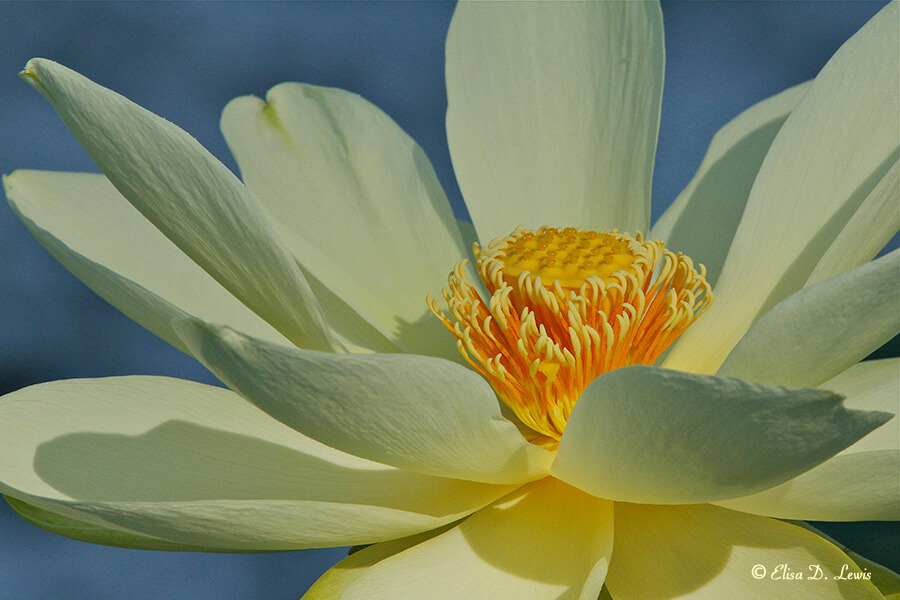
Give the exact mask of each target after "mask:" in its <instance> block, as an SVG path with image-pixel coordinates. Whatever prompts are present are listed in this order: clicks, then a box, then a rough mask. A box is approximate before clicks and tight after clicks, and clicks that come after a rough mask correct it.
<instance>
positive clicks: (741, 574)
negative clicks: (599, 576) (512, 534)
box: [606, 503, 881, 600]
mask: <svg viewBox="0 0 900 600" xmlns="http://www.w3.org/2000/svg"><path fill="white" fill-rule="evenodd" d="M615 519H616V545H615V549H614V552H613V557H612V562H611V564H610V566H609V575H608V576H607V580H606V585H607V587H608V588H609V591H610V594H611V595H612V597H613V598H614V600H670V599H671V600H674V599H676V598H678V599H679V600H721V599H723V598H727V599H728V600H758V599H759V598H766V599H771V600H833V599H834V598H846V599H848V600H849V599H852V600H881V594H879V593H878V590H877V588H876V587H875V586H874V585H872V582H870V581H865V580H842V579H837V577H838V576H839V575H841V573H842V572H843V573H845V576H846V573H848V572H849V573H859V572H860V569H859V568H858V567H857V566H856V564H855V563H854V562H853V561H852V560H851V559H850V558H849V557H848V556H847V555H846V554H844V553H843V552H841V551H840V549H838V548H837V547H836V546H834V545H833V544H832V543H831V542H829V541H827V540H825V539H823V538H821V537H819V536H817V535H816V534H814V533H812V532H811V531H808V530H806V529H804V528H802V527H798V526H797V525H792V524H790V523H783V522H781V521H776V520H774V519H767V518H765V517H758V516H755V515H747V514H743V513H739V512H733V511H730V510H726V509H723V508H719V507H716V506H710V505H695V506H642V505H635V504H620V503H617V504H616V508H615ZM816 565H817V566H818V567H819V568H820V569H821V574H819V575H817V571H816V570H815V568H814V566H816ZM845 565H846V566H845ZM785 573H788V574H790V573H793V574H795V576H796V575H797V574H802V576H803V579H802V580H801V579H788V578H787V575H785ZM754 574H756V575H757V576H759V578H757V577H754ZM812 577H818V579H811V578H812Z"/></svg>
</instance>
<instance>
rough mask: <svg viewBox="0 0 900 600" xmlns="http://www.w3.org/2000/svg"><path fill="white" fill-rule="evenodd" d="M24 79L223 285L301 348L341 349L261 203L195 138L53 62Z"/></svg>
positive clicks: (41, 63) (124, 189)
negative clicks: (263, 210) (258, 203)
mask: <svg viewBox="0 0 900 600" xmlns="http://www.w3.org/2000/svg"><path fill="white" fill-rule="evenodd" d="M23 77H24V78H25V80H26V81H28V82H29V83H30V84H31V85H33V86H34V87H35V88H36V89H37V90H38V91H40V92H41V93H42V94H43V95H44V96H45V97H46V98H47V99H48V100H49V101H50V103H51V104H52V105H53V108H55V109H56V111H57V112H58V113H59V115H60V117H62V120H63V122H64V123H65V124H66V126H67V127H68V128H69V129H70V130H71V131H72V133H73V134H74V135H75V138H76V139H77V140H78V142H79V143H80V144H81V145H82V147H84V149H85V150H86V151H87V153H88V154H89V155H90V157H91V158H92V159H93V160H94V162H96V163H97V166H99V167H100V169H101V170H102V171H103V172H104V174H106V176H107V177H108V178H109V180H110V181H111V182H112V184H113V185H114V186H115V187H116V189H118V190H119V191H120V192H121V193H122V195H123V196H124V197H125V198H126V199H128V201H129V202H131V204H132V205H133V206H134V207H135V208H137V210H138V211H140V212H141V214H143V215H144V216H145V217H146V218H147V219H149V220H150V222H151V223H153V224H154V225H155V226H156V227H157V228H159V230H160V231H162V232H163V233H164V234H165V235H166V237H168V238H169V239H170V240H172V242H174V243H175V245H176V246H178V247H179V248H180V249H181V250H182V251H183V252H184V253H185V254H187V255H188V256H189V257H191V259H193V260H194V262H196V263H197V264H198V265H200V266H201V267H202V268H203V269H204V270H205V271H206V272H207V273H209V274H210V275H212V277H213V278H214V279H215V280H216V281H218V282H219V283H221V284H222V285H223V286H224V287H225V288H226V289H227V290H228V291H230V292H231V293H232V294H233V295H234V296H235V297H236V298H238V299H239V300H240V301H241V302H243V303H244V304H246V305H247V306H248V307H249V308H250V309H251V310H253V311H254V312H256V313H257V314H258V315H260V316H261V317H262V318H263V319H265V320H266V321H267V322H268V323H270V324H271V325H272V326H273V327H274V328H275V329H277V330H278V331H279V332H281V333H282V334H283V335H284V336H285V337H286V338H288V339H289V340H291V341H292V342H294V343H295V344H297V345H299V346H303V347H309V348H316V349H321V350H335V349H338V348H339V345H338V343H337V342H336V340H335V339H334V338H333V337H332V336H331V335H330V333H329V331H328V327H327V325H326V324H325V320H324V317H323V315H322V311H321V309H320V308H319V306H318V303H317V302H316V299H315V296H314V295H313V293H312V291H311V290H310V288H309V284H308V283H307V281H306V279H305V278H304V277H303V273H302V272H301V271H300V268H299V267H298V266H297V264H296V262H295V261H294V259H293V257H292V256H291V254H290V253H289V252H288V251H287V249H286V248H285V247H284V246H283V245H282V244H281V242H280V241H279V239H278V236H277V234H276V233H275V231H274V229H273V228H272V225H271V224H270V223H269V222H268V220H267V218H266V216H265V214H264V213H263V212H262V209H261V208H260V207H259V206H258V205H257V203H256V200H255V199H254V198H253V197H252V196H251V195H250V192H248V191H247V189H246V188H245V187H244V186H243V185H242V184H241V182H240V181H239V180H238V178H237V177H235V176H234V174H232V173H231V172H230V171H229V170H228V169H227V168H226V167H225V166H224V165H223V164H222V163H220V162H219V161H218V160H216V158H215V157H213V156H212V155H211V154H210V153H209V152H207V151H206V150H205V149H204V148H203V147H202V146H201V145H200V143H199V142H197V140H195V139H194V138H192V137H191V136H190V135H188V134H187V133H186V132H184V131H183V130H181V129H179V128H178V127H176V126H175V125H173V124H172V123H170V122H168V121H166V120H165V119H163V118H161V117H158V116H156V115H154V114H153V113H151V112H149V111H147V110H145V109H143V108H141V107H140V106H138V105H136V104H134V103H132V102H130V101H129V100H127V99H125V98H123V97H122V96H120V95H119V94H116V93H115V92H112V91H110V90H108V89H106V88H104V87H102V86H100V85H97V84H96V83H94V82H92V81H90V80H89V79H87V78H86V77H84V76H82V75H79V74H78V73H76V72H74V71H72V70H71V69H68V68H66V67H63V66H62V65H59V64H57V63H54V62H52V61H49V60H45V59H32V60H30V61H29V62H28V64H27V65H26V67H25V71H23Z"/></svg>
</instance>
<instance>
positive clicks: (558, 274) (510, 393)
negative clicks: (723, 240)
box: [428, 227, 713, 440]
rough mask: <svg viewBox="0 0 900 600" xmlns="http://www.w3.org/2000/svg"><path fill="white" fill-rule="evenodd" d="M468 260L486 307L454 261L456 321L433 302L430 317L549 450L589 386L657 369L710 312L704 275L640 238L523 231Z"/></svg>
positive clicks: (450, 303) (451, 294) (451, 284)
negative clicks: (639, 369) (621, 373)
mask: <svg viewBox="0 0 900 600" xmlns="http://www.w3.org/2000/svg"><path fill="white" fill-rule="evenodd" d="M474 251H475V258H476V270H477V272H478V274H479V276H480V277H481V279H482V280H483V281H484V284H485V286H486V287H487V290H488V292H489V293H490V298H489V299H488V300H487V302H485V301H484V300H483V299H482V298H481V296H480V295H479V294H478V291H477V290H476V288H475V287H474V286H472V285H471V284H470V283H469V281H468V280H467V279H466V274H465V265H466V261H461V262H460V263H458V264H457V265H456V267H455V268H454V269H453V272H452V273H451V274H450V277H449V280H448V284H447V288H445V289H444V291H443V298H444V301H445V302H446V303H447V307H448V310H449V312H450V315H451V317H452V319H451V318H450V317H448V316H447V315H445V314H444V312H443V311H442V310H441V309H440V308H439V307H438V302H437V299H435V298H434V297H431V296H429V298H428V306H429V308H430V309H431V311H432V312H434V314H436V315H437V316H438V317H439V318H440V319H441V320H442V321H443V323H444V325H446V326H447V329H449V330H450V331H451V332H452V333H453V335H454V336H456V338H457V340H458V344H457V346H458V348H459V350H460V352H461V353H462V355H463V356H464V357H465V358H466V360H467V361H468V362H469V364H471V365H472V367H473V368H474V369H475V370H477V371H478V372H479V373H481V374H482V375H483V376H484V377H485V378H487V379H488V381H489V382H490V383H491V385H492V386H493V387H494V390H495V391H496V392H497V394H498V395H499V396H500V398H501V399H502V400H503V401H504V402H505V403H506V404H507V405H508V406H509V407H510V408H511V409H512V410H513V411H514V412H515V413H516V415H517V416H518V417H519V419H520V420H521V421H522V423H524V424H525V425H527V426H528V427H529V428H531V429H533V430H534V431H536V432H538V433H540V434H543V435H544V436H547V437H548V438H551V439H552V440H559V439H560V437H561V436H562V433H563V430H564V429H565V424H566V421H567V420H568V418H569V415H570V414H571V412H572V408H573V407H574V406H575V402H576V401H577V400H578V397H579V396H580V395H581V392H582V391H584V389H585V388H586V387H587V386H588V385H590V383H591V382H592V381H593V380H594V379H595V378H597V377H598V376H600V375H602V374H603V373H605V372H607V371H611V370H612V369H618V368H620V367H624V366H627V365H635V364H645V365H649V364H653V362H654V361H656V359H657V358H659V356H660V355H661V354H662V353H663V352H664V351H665V350H666V348H668V347H669V346H670V345H671V344H672V342H674V341H675V340H676V339H678V337H679V336H681V335H682V334H683V333H684V332H685V331H686V330H687V329H688V327H690V326H691V324H693V323H694V322H695V321H696V320H697V318H698V317H700V315H702V314H703V313H704V312H705V311H706V310H707V308H709V305H710V303H711V302H712V300H713V295H712V291H711V289H710V286H709V284H708V283H707V282H706V279H705V274H706V269H705V268H704V267H703V265H700V267H699V269H700V270H699V272H698V271H697V269H695V268H694V265H693V262H692V261H691V259H690V258H688V257H687V256H684V255H682V254H681V253H672V252H670V251H668V250H665V249H664V247H663V243H662V242H660V241H651V242H645V241H644V240H643V237H642V236H641V234H640V233H637V234H635V236H634V237H631V236H629V235H628V234H624V233H619V232H618V231H615V230H613V231H608V232H596V231H585V230H583V229H574V228H566V229H562V230H560V229H556V228H552V227H542V228H540V229H538V230H537V231H528V230H524V229H522V228H521V227H520V228H518V229H516V231H514V232H513V234H512V235H511V236H509V237H507V238H500V239H496V240H494V241H493V242H491V243H490V244H489V245H488V246H487V248H484V249H482V248H480V247H479V246H478V245H477V244H476V245H475V246H474Z"/></svg>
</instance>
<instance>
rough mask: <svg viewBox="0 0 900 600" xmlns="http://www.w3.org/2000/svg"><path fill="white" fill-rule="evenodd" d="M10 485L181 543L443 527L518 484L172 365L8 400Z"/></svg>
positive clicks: (3, 428) (4, 484)
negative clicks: (443, 471) (394, 456)
mask: <svg viewBox="0 0 900 600" xmlns="http://www.w3.org/2000/svg"><path fill="white" fill-rule="evenodd" d="M0 446H2V450H0V492H2V493H3V494H5V495H8V496H12V497H13V498H16V499H19V500H22V501H24V502H26V503H28V504H31V505H33V506H36V507H37V508H40V509H43V510H48V511H50V512H52V513H56V514H60V515H62V516H64V517H68V518H71V519H75V520H78V521H83V522H86V523H90V524H93V525H99V526H101V527H104V528H108V529H117V530H118V529H124V530H125V531H129V532H133V533H137V534H143V535H147V536H152V537H156V538H160V539H162V540H166V541H169V542H173V543H176V544H182V545H189V546H201V547H205V548H218V549H229V550H285V549H294V548H308V547H316V546H343V545H348V544H357V543H369V542H375V541H382V540H386V539H393V538H396V537H400V536H404V535H410V534H413V533H416V532H419V531H424V530H428V529H432V528H434V527H439V526H441V525H443V524H445V523H449V522H453V521H455V520H457V519H459V518H460V517H462V516H465V515H466V514H468V513H470V512H472V511H473V510H476V509H477V508H479V507H481V506H484V505H485V504H488V503H490V502H492V501H494V500H495V499H496V498H498V497H500V496H501V495H503V494H506V493H508V492H509V491H510V490H511V489H513V488H511V487H509V486H491V485H485V484H477V483H471V482H463V481H455V480H450V479H442V478H436V477H428V476H423V475H417V474H413V473H406V472H403V471H398V470H397V469H393V468H391V467H387V466H385V465H381V464H377V463H372V462H369V461H367V460H363V459H360V458H356V457H353V456H350V455H347V454H344V453H342V452H339V451H337V450H333V449H331V448H328V447H326V446H323V445H321V444H319V443H317V442H314V441H313V440H310V439H308V438H305V437H303V436H302V435H300V434H298V433H297V432H295V431H294V430H292V429H290V428H289V427H287V426H285V425H282V424H281V423H279V422H277V421H275V420H274V419H272V418H271V417H269V416H268V415H266V414H265V413H263V412H262V411H260V410H259V409H257V408H256V407H254V406H252V405H251V404H249V403H247V402H245V401H244V400H243V399H241V398H240V397H239V396H237V394H234V393H233V392H230V391H228V390H224V389H221V388H216V387H211V386H206V385H202V384H199V383H193V382H188V381H181V380H177V379H168V378H163V377H114V378H107V379H94V380H90V379H88V380H69V381H58V382H52V383H46V384H40V385H35V386H31V387H28V388H24V389H22V390H19V391H17V392H13V393H11V394H8V395H6V396H4V397H3V399H2V401H0Z"/></svg>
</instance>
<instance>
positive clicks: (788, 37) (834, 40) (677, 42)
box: [0, 1, 900, 600]
mask: <svg viewBox="0 0 900 600" xmlns="http://www.w3.org/2000/svg"><path fill="white" fill-rule="evenodd" d="M883 4H884V2H881V1H879V2H810V3H806V2H784V3H782V2H669V3H664V7H663V11H664V16H665V19H666V48H667V65H666V89H665V94H664V99H663V118H662V126H661V129H660V142H659V151H658V156H657V163H656V172H655V177H654V207H653V208H654V210H653V214H654V217H656V216H658V215H659V214H660V213H661V211H662V210H663V209H664V208H665V207H666V206H668V204H669V203H670V202H671V201H672V199H673V198H674V197H675V195H677V193H678V192H679V191H680V190H681V188H682V187H684V185H685V184H686V183H687V181H688V180H689V179H690V177H691V175H692V174H693V172H694V170H695V169H696V167H697V165H698V164H699V162H700V159H701V157H702V154H703V152H704V151H705V149H706V146H707V144H708V142H709V139H710V138H711V137H712V135H713V133H715V131H716V130H717V129H718V128H719V127H720V126H721V125H723V124H724V123H725V122H727V121H728V120H729V119H730V118H732V117H733V116H734V115H736V114H737V113H738V112H740V111H741V110H743V109H744V108H746V107H748V106H749V105H751V104H753V103H754V102H756V101H758V100H761V99H763V98H765V97H767V96H770V95H772V94H774V93H777V92H779V91H781V90H782V89H784V88H786V87H788V86H791V85H794V84H796V83H799V82H801V81H804V80H807V79H810V78H812V77H814V76H815V74H816V72H817V71H818V70H819V69H820V68H821V66H822V65H823V64H824V63H825V61H826V60H827V59H828V58H829V57H830V56H831V55H832V54H833V53H834V51H835V50H836V49H837V48H838V46H839V45H840V44H841V43H842V42H843V41H844V40H846V39H847V38H848V37H849V36H850V35H852V34H853V33H854V32H855V31H856V30H857V29H858V28H859V27H860V26H861V25H862V24H864V23H865V22H866V21H867V20H868V19H869V18H870V17H871V16H872V15H873V14H875V12H877V10H878V9H879V8H880V7H881V6H882V5H883ZM452 10H453V6H452V4H447V3H346V2H345V3H329V2H320V3H304V4H289V3H252V4H243V3H213V2H208V3H179V4H169V3H53V2H42V3H9V2H7V3H0V23H2V24H3V25H4V28H3V29H4V34H3V36H0V172H2V173H9V172H10V171H12V170H14V169H17V168H41V169H56V170H74V171H79V170H80V171H95V170H96V169H95V167H94V166H93V164H92V163H91V161H90V160H89V159H88V158H87V156H86V155H85V154H84V153H83V151H81V149H80V148H79V147H78V145H77V144H76V143H75V141H74V140H73V139H72V137H71V135H70V134H69V133H68V132H67V131H66V130H65V128H64V127H63V125H62V124H61V123H60V121H59V119H58V118H57V117H56V116H55V115H54V114H53V112H52V110H51V109H50V107H49V105H47V104H46V102H44V101H43V100H42V99H41V98H40V97H39V96H38V95H37V94H36V93H34V92H33V91H32V90H31V89H30V88H29V87H28V86H27V85H26V84H24V83H23V82H21V81H20V80H18V78H16V77H15V73H16V72H17V71H18V70H19V69H21V68H22V66H23V65H24V64H25V62H26V60H27V59H29V58H31V57H33V56H44V57H48V58H52V59H55V60H57V61H60V62H62V63H64V64H66V65H68V66H70V67H72V68H74V69H76V70H78V71H80V72H82V73H85V74H86V75H88V76H89V77H91V78H93V79H95V80H96V81H98V82H100V83H102V84H104V85H107V86H108V87H111V88H113V89H115V90H116V91H118V92H120V93H122V94H124V95H126V96H128V97H130V98H132V99H133V100H135V101H137V102H139V103H140V104H142V105H144V106H146V107H147V108H149V109H151V110H153V111H154V112H157V113H159V114H161V115H163V116H165V117H167V118H168V119H170V120H172V121H174V122H175V123H177V124H179V125H181V126H182V127H184V128H185V129H187V130H188V131H189V132H191V133H192V134H193V135H194V136H195V137H197V138H198V139H199V140H200V141H201V142H202V143H203V144H204V145H205V146H206V147H207V148H209V149H210V150H211V151H212V152H213V154H215V155H216V156H218V157H219V158H220V159H222V160H223V161H224V162H225V164H226V165H228V166H229V167H231V168H235V165H234V162H233V161H232V159H231V158H230V156H229V155H228V152H227V150H226V148H225V145H224V142H223V140H222V138H221V135H220V134H219V131H218V117H219V111H220V110H221V108H222V107H223V106H224V104H225V103H226V102H227V101H228V100H229V99H231V98H232V97H234V96H238V95H241V94H248V93H254V94H257V95H261V94H263V93H264V92H265V90H266V89H267V88H268V87H270V86H271V85H274V84H276V83H278V82H281V81H286V80H296V81H305V82H310V83H315V84H319V85H328V86H335V87H341V88H345V89H349V90H352V91H354V92H357V93H360V94H362V95H363V96H365V97H366V98H368V99H369V100H371V101H373V102H374V103H375V104H377V105H378V106H380V107H382V108H383V109H384V110H385V111H386V112H387V113H388V114H390V115H391V116H392V117H393V118H394V119H395V120H396V121H397V122H398V123H399V124H400V125H401V126H402V127H403V128H404V129H405V130H406V131H407V132H409V133H410V134H411V135H412V136H413V137H414V138H415V139H416V140H417V141H418V142H419V143H420V144H421V145H422V147H423V148H424V149H425V151H426V153H427V154H428V155H429V157H431V160H432V161H433V163H434V165H435V168H436V170H437V173H438V176H439V178H440V179H441V182H442V183H443V184H444V186H445V188H446V189H447V192H448V195H449V196H450V198H451V201H452V202H453V203H454V208H455V210H457V212H458V214H460V215H463V214H464V208H463V205H462V202H461V199H460V195H459V191H458V189H457V187H456V184H455V182H454V180H453V174H452V170H451V166H450V159H449V154H448V151H447V148H446V142H445V134H444V125H443V116H444V110H445V107H446V95H445V92H444V85H443V43H444V35H445V33H446V29H447V25H448V23H449V20H450V16H451V14H452ZM0 265H2V268H0V393H5V392H7V391H11V390H13V389H17V388H19V387H22V386H25V385H28V384H31V383H36V382H39V381H48V380H52V379H59V378H66V377H95V376H106V375H122V374H134V373H141V374H165V375H172V376H176V377H185V378H189V379H195V380H200V381H206V382H211V381H212V378H211V376H210V375H209V374H208V373H207V372H206V371H205V370H204V369H203V368H202V367H200V366H198V365H197V364H196V363H195V362H194V361H193V360H191V359H189V358H187V357H185V356H184V355H182V354H180V353H179V352H177V351H176V350H174V349H172V348H171V347H169V346H167V345H166V344H164V343H163V342H161V341H159V340H157V339H156V338H155V337H153V336H152V335H150V334H149V333H147V332H146V331H144V330H143V329H141V328H140V327H138V326H137V325H135V324H133V323H132V322H130V321H129V320H128V319H126V318H124V317H123V316H122V315H121V314H119V313H118V312H117V311H116V310H115V309H113V308H111V307H109V306H108V305H107V304H105V303H104V302H103V301H101V300H99V299H98V298H97V297H96V296H94V295H93V293H92V292H90V291H89V290H88V289H87V288H85V287H84V286H83V285H81V284H80V283H79V282H78V281H77V280H75V279H74V278H73V277H72V276H71V275H69V274H68V273H67V272H66V271H65V270H63V269H62V268H61V267H60V266H59V265H57V264H56V263H55V261H54V260H53V259H52V258H50V256H49V255H48V254H47V253H46V252H45V251H44V250H43V249H41V248H40V246H39V245H38V244H37V243H36V242H34V241H33V240H32V239H31V238H30V236H28V234H27V233H26V232H25V230H24V228H23V227H22V226H21V225H20V224H19V223H18V221H17V220H16V219H15V217H14V216H13V215H12V213H11V211H9V210H8V209H7V208H6V207H5V206H2V207H0ZM893 354H894V355H896V352H895V351H893ZM828 531H829V532H830V533H831V534H832V535H834V536H836V537H838V538H839V539H841V540H842V541H845V542H847V543H848V544H850V545H851V546H852V547H853V548H854V549H857V550H859V551H860V552H863V553H865V554H867V555H869V556H871V557H872V558H877V559H879V560H881V561H883V562H886V563H891V564H892V565H893V568H894V569H897V568H898V566H900V564H898V563H900V559H898V555H897V548H898V547H900V535H898V528H897V527H896V525H893V524H891V525H886V524H848V525H834V526H830V527H829V528H828ZM0 532H2V534H0V600H14V599H15V600H20V599H21V600H25V599H28V600H32V599H33V600H44V599H55V598H65V599H71V600H82V599H85V600H86V599H91V600H98V599H110V600H121V599H130V598H167V599H173V600H177V599H191V600H202V599H206V598H210V599H211V598H215V599H217V600H230V599H242V598H272V599H282V598H283V599H288V598H297V597H299V595H300V594H301V592H302V591H303V590H305V589H306V588H307V587H309V585H311V584H312V582H313V581H314V580H315V579H316V577H318V575H319V574H321V572H323V571H324V570H325V569H326V568H327V567H328V566H329V565H331V564H333V563H334V562H336V561H337V560H338V559H339V558H340V557H341V556H343V551H342V550H323V551H306V552H294V553H285V554H268V555H235V556H229V555H204V554H180V553H174V554H167V553H155V552H137V551H128V550H118V549H109V548H101V547H94V546H89V545H86V544H81V543H78V542H72V541H68V540H64V539H62V538H58V537H56V536H53V535H51V534H48V533H45V532H43V531H41V530H39V529H36V528H34V527H31V526H29V525H26V524H25V523H23V522H21V521H19V520H17V519H16V518H14V517H13V516H12V515H11V514H10V511H9V510H8V508H7V507H6V506H5V504H4V505H2V506H0Z"/></svg>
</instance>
